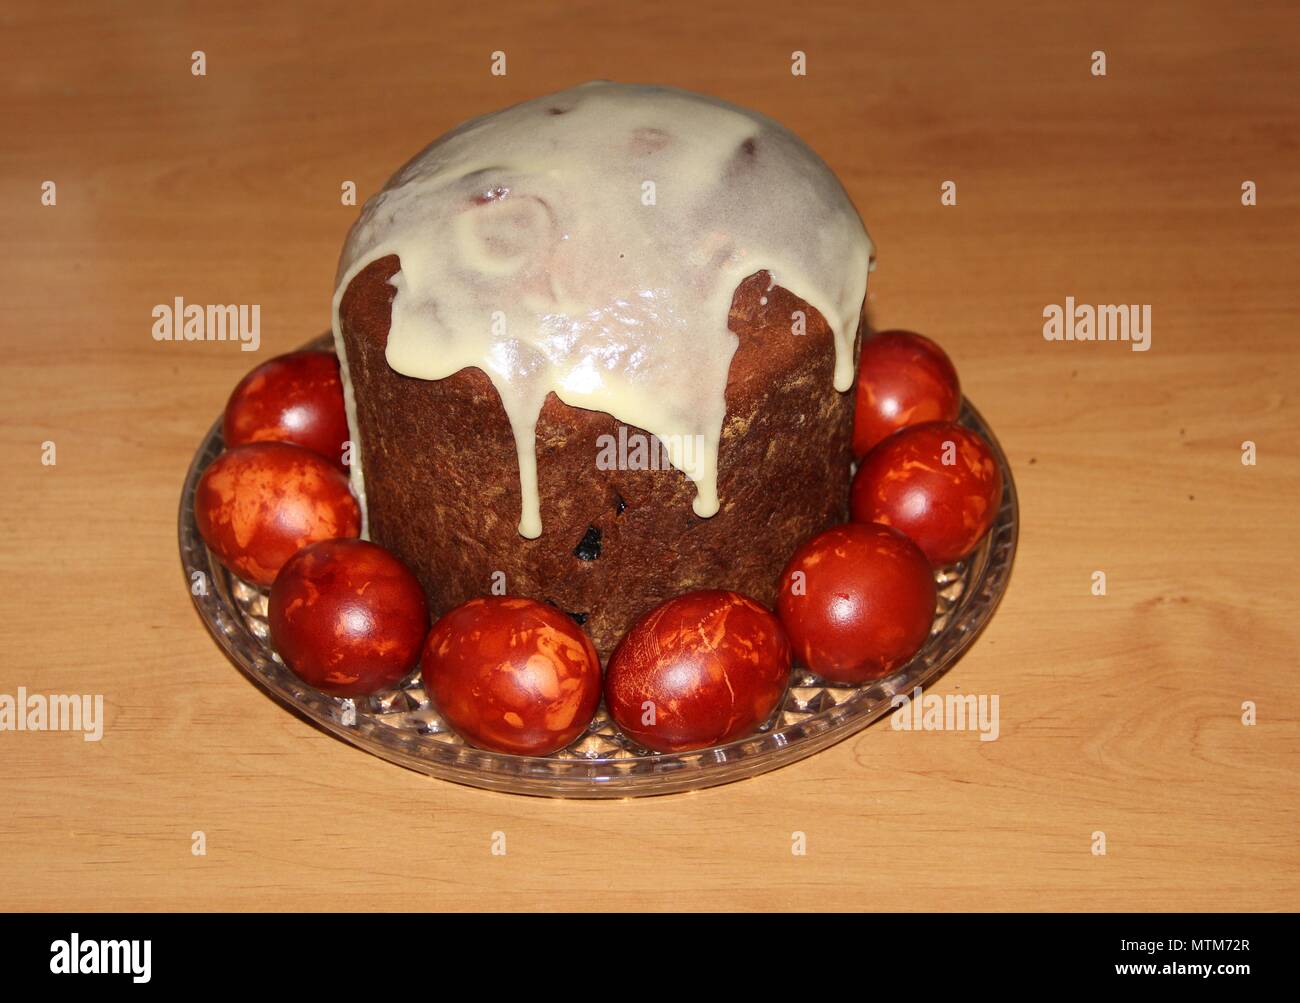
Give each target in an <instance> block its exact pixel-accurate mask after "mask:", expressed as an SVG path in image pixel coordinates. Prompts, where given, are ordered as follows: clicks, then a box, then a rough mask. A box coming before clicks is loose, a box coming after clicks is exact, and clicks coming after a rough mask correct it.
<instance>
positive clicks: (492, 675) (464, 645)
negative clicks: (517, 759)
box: [420, 596, 601, 756]
mask: <svg viewBox="0 0 1300 1003" xmlns="http://www.w3.org/2000/svg"><path fill="white" fill-rule="evenodd" d="M420 670H421V673H422V674H423V677H424V684H425V688H426V689H427V690H428V693H429V697H430V699H431V700H432V702H433V705H434V707H435V708H437V710H438V712H439V713H440V714H441V715H442V716H443V718H444V719H445V720H446V721H447V723H448V724H449V725H451V727H452V728H454V729H455V730H456V731H457V732H458V733H459V734H460V735H461V736H462V737H463V738H464V739H465V740H466V741H467V742H469V743H470V744H471V745H476V746H479V747H480V748H484V749H492V750H495V751H497V752H509V753H514V754H516V755H524V756H545V755H549V754H550V753H552V752H557V751H558V750H560V749H563V748H564V747H565V746H567V745H569V744H570V743H571V742H573V741H574V739H576V738H577V737H578V736H579V735H581V734H582V733H583V731H585V730H586V728H587V725H588V724H590V723H591V719H592V717H593V716H594V715H595V713H596V708H597V707H598V706H599V705H600V682H601V675H600V658H599V657H598V656H597V654H596V649H595V647H593V645H592V643H591V639H590V638H589V637H588V636H587V635H586V633H584V632H583V630H582V628H581V627H579V626H578V625H577V624H576V623H574V621H573V620H572V619H571V618H570V617H569V616H568V614H566V613H563V612H561V611H560V610H558V609H556V608H554V607H553V606H548V605H546V604H545V603H540V602H537V601H536V600H534V599H525V598H522V597H519V596H485V597H481V598H478V599H471V600H470V601H469V602H466V603H462V604H461V605H460V606H457V607H456V608H455V609H453V610H451V611H450V612H448V613H447V614H446V615H444V616H443V617H442V618H441V619H440V620H439V621H438V622H437V623H436V624H434V626H433V629H432V630H431V631H430V632H429V637H428V640H427V641H426V643H425V646H424V654H423V655H422V656H421V660H420Z"/></svg>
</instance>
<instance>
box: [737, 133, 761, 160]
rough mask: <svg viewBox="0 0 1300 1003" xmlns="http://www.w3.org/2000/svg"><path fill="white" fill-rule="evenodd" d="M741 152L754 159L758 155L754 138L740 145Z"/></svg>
mask: <svg viewBox="0 0 1300 1003" xmlns="http://www.w3.org/2000/svg"><path fill="white" fill-rule="evenodd" d="M740 151H741V152H742V153H744V154H745V155H746V156H749V157H752V156H754V155H755V154H756V153H757V151H756V150H755V148H754V139H753V137H750V138H749V139H747V140H745V141H744V142H743V143H741V144H740Z"/></svg>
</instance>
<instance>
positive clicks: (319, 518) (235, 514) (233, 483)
mask: <svg viewBox="0 0 1300 1003" xmlns="http://www.w3.org/2000/svg"><path fill="white" fill-rule="evenodd" d="M194 515H195V518H196V520H197V522H198V527H199V533H200V534H201V535H202V536H203V540H204V542H205V543H207V545H208V547H209V548H210V549H211V550H212V552H213V553H214V554H216V555H217V558H218V559H219V560H220V561H221V563H222V564H224V565H225V566H226V567H228V568H229V569H230V570H231V571H233V572H234V573H235V574H237V575H239V576H240V577H241V578H244V579H246V580H247V581H250V582H253V583H254V584H257V585H270V584H271V583H272V582H274V581H275V576H276V575H277V574H278V573H279V571H280V568H282V567H283V566H284V564H285V562H286V561H288V560H289V558H291V557H292V556H293V555H294V554H296V553H297V552H298V551H299V550H301V549H302V548H303V547H305V546H307V544H309V543H317V542H318V541H320V540H333V539H337V538H339V537H352V536H356V535H357V533H358V532H359V531H360V528H361V512H360V509H359V508H358V507H357V502H356V499H355V498H353V497H352V494H351V493H350V492H349V491H348V479H347V477H346V476H344V474H343V472H342V471H341V470H339V468H338V467H336V466H334V465H333V464H332V463H329V462H328V461H327V460H325V459H323V458H322V457H321V456H319V455H318V454H316V453H313V452H312V451H311V450H309V449H304V448H303V447H302V446H291V445H288V444H287V443H283V442H255V443H252V444H250V445H247V446H238V447H236V448H235V449H231V450H227V451H226V452H224V453H222V454H221V455H220V456H218V457H217V458H216V459H215V460H214V461H213V462H212V465H211V466H209V467H208V469H207V470H205V471H204V472H203V476H202V477H201V478H200V479H199V484H198V489H197V490H196V491H195V495H194Z"/></svg>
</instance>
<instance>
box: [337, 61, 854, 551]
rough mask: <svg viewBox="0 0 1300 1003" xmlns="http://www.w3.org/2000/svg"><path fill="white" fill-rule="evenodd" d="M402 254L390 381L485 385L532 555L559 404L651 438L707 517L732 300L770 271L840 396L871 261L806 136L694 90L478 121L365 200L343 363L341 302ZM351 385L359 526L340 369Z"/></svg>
mask: <svg viewBox="0 0 1300 1003" xmlns="http://www.w3.org/2000/svg"><path fill="white" fill-rule="evenodd" d="M390 254H395V255H397V256H398V257H399V258H400V259H401V271H400V272H398V273H397V274H396V275H394V276H393V278H392V280H391V282H392V285H393V286H394V287H395V288H396V290H397V292H396V295H395V297H394V299H393V310H392V323H391V327H390V330H389V335H388V348H387V353H386V354H387V359H388V363H389V365H391V366H392V367H393V369H395V370H396V371H397V372H399V373H403V374H405V375H408V376H414V377H418V378H421V379H429V380H436V379H442V378H444V377H447V376H450V375H452V374H453V373H456V372H458V371H459V370H461V369H463V368H465V367H467V366H474V367H477V368H479V369H481V370H482V371H483V372H484V373H486V374H487V376H488V377H489V379H491V381H492V383H493V385H494V386H495V387H496V389H497V392H498V394H499V395H500V397H501V402H502V404H503V406H504V408H505V412H506V415H507V416H508V418H509V420H510V424H511V428H512V429H513V431H514V437H515V445H516V451H517V454H518V457H519V479H520V487H521V489H522V495H523V511H522V512H521V515H520V522H519V532H520V533H521V534H522V535H524V536H526V537H535V536H538V535H539V534H540V533H541V528H542V526H541V512H540V500H539V498H538V492H537V465H536V452H535V438H536V423H537V417H538V414H539V412H540V410H541V407H542V403H543V402H544V400H545V399H546V395H547V394H548V393H549V392H554V393H555V394H556V396H557V397H559V398H560V400H562V401H564V402H565V403H566V404H569V405H572V406H574V407H581V408H589V409H593V410H597V411H604V412H607V413H609V414H611V415H613V416H614V417H615V418H616V419H618V420H619V421H621V422H624V423H626V424H629V425H634V426H637V427H639V428H642V429H645V430H646V431H648V432H650V433H652V434H653V435H656V436H658V437H659V438H660V439H662V440H663V442H664V443H665V445H666V446H667V447H668V451H669V459H670V460H671V462H672V463H673V465H674V466H676V467H677V468H678V469H680V470H681V471H682V472H683V473H685V474H686V475H687V476H688V477H690V478H691V480H692V481H693V482H694V484H695V487H696V498H695V502H694V509H695V512H696V513H697V514H698V515H700V516H710V515H713V514H714V513H716V512H717V510H718V505H719V501H718V496H717V460H718V442H719V439H720V436H721V432H722V423H723V419H724V418H725V416H726V399H725V394H726V386H727V375H728V371H729V369H730V365H731V359H732V356H733V355H734V354H735V351H736V348H737V346H738V344H739V339H738V338H737V337H736V335H734V334H733V333H732V332H731V331H729V330H728V328H727V316H728V313H729V312H730V308H731V301H732V297H733V295H734V293H735V290H736V288H737V286H739V285H740V283H741V282H742V281H743V280H744V279H745V278H747V277H749V276H750V275H753V274H754V273H756V272H759V271H762V270H764V269H766V270H767V271H768V272H769V273H770V274H771V276H772V279H773V282H774V283H778V284H780V285H781V286H782V287H784V288H785V289H787V290H789V291H790V292H792V293H794V294H795V295H797V296H799V297H801V298H802V299H803V300H805V301H806V302H807V303H808V304H809V305H810V306H812V307H814V308H816V309H817V310H818V311H819V312H820V313H821V314H822V316H823V317H825V318H826V321H827V323H828V324H829V325H830V327H831V330H832V331H833V333H834V340H835V355H836V362H835V386H836V388H837V389H838V390H841V391H844V390H848V389H849V388H850V387H851V386H852V384H853V354H852V348H853V338H854V336H855V334H856V331H857V326H858V318H859V312H860V309H861V306H862V301H863V297H864V296H865V294H866V286H867V272H868V271H869V270H870V268H871V267H872V265H873V263H874V261H873V259H874V254H873V248H872V244H871V240H870V238H869V237H868V236H867V232H866V229H865V228H864V227H863V225H862V220H861V219H860V218H859V216H858V214H857V212H856V211H855V210H854V208H853V204H852V203H851V202H850V201H849V198H848V196H847V194H846V193H845V191H844V189H843V187H842V186H841V185H840V183H839V181H838V180H837V179H836V177H835V175H834V174H833V173H831V170H830V168H828V167H827V166H826V164H825V163H824V162H823V161H822V160H821V159H820V158H819V157H818V156H817V155H816V154H815V153H813V152H812V150H810V149H809V148H808V147H807V146H806V145H804V143H803V142H802V141H801V140H799V139H798V137H796V136H795V135H794V134H793V133H791V132H789V131H788V130H787V129H785V128H783V127H782V126H780V125H778V124H777V123H776V122H773V121H772V120H771V119H769V118H766V117H765V116H762V115H759V114H757V113H755V112H751V111H746V110H744V109H741V108H737V107H735V106H734V105H730V104H727V103H725V102H723V101H719V100H716V99H714V98H710V97H705V96H703V95H699V94H694V93H691V92H689V91H682V90H677V89H674V88H667V87H650V86H640V85H628V84H614V83H608V82H593V83H588V84H583V85H582V86H580V87H575V88H572V89H570V90H567V91H561V92H559V93H557V94H552V95H549V96H546V97H542V98H538V99H536V100H533V101H527V102H525V103H523V104H519V105H515V106H514V107H511V108H507V109H505V110H503V111H499V112H496V113H494V114H491V115H486V116H484V117H482V118H478V119H474V120H473V121H470V122H467V123H465V124H464V125H462V126H460V127H459V128H457V129H455V130H453V131H452V132H450V133H448V134H447V135H445V136H443V137H442V138H441V139H439V140H438V141H437V142H435V143H434V144H433V145H431V146H429V147H428V148H427V149H425V150H424V151H423V152H422V153H421V154H419V155H418V156H417V157H416V158H415V159H414V160H412V161H411V162H410V163H408V164H407V165H406V166H405V167H403V168H402V169H401V170H400V171H399V172H398V173H397V174H396V175H394V177H393V178H392V179H391V180H390V181H389V182H388V184H387V185H386V186H385V188H384V189H383V191H381V192H379V193H378V194H377V195H376V196H375V197H374V198H372V199H370V200H369V201H368V202H367V203H366V205H365V208H364V209H363V210H362V214H361V218H360V219H359V220H358V221H357V223H356V225H355V226H354V227H353V228H352V231H351V233H350V234H349V235H348V239H347V243H346V244H345V245H344V248H343V255H342V258H341V260H340V261H339V270H338V276H337V282H336V287H335V293H334V336H335V342H336V346H337V348H338V351H339V356H340V359H343V358H344V350H343V344H342V337H341V334H340V331H339V313H338V311H339V303H340V301H341V300H342V296H343V292H344V290H345V289H346V288H347V286H348V283H349V282H351V281H352V278H353V277H354V276H355V275H356V274H357V273H358V272H360V271H361V270H362V269H363V268H365V267H366V266H367V265H369V264H371V263H372V262H374V261H375V260H377V259H378V258H381V257H384V256H386V255H390ZM343 373H344V384H345V395H346V401H347V407H348V422H349V425H350V427H351V429H352V439H353V444H354V445H353V463H352V475H353V486H354V489H355V490H356V491H357V496H358V498H359V499H360V501H361V503H362V508H363V511H364V509H365V482H364V475H363V473H362V459H363V457H362V456H361V455H360V446H361V443H360V442H359V440H358V437H357V432H356V408H355V401H354V399H353V395H352V391H351V386H350V382H351V381H350V379H349V378H348V373H347V365H346V360H344V361H343ZM683 443H688V444H689V443H696V444H700V445H701V446H702V448H690V446H689V445H688V446H687V447H685V448H680V445H681V444H683ZM593 460H594V458H593Z"/></svg>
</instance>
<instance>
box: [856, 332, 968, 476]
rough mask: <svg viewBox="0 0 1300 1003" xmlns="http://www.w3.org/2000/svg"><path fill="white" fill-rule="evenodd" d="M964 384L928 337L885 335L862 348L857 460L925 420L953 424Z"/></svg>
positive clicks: (858, 392)
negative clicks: (886, 439)
mask: <svg viewBox="0 0 1300 1003" xmlns="http://www.w3.org/2000/svg"><path fill="white" fill-rule="evenodd" d="M960 410H961V383H960V382H959V381H958V379H957V370H956V369H955V368H954V367H953V364H952V360H951V359H949V358H948V355H947V353H946V352H944V350H943V349H942V348H940V347H939V346H938V345H936V344H935V343H934V342H933V341H931V340H930V339H929V338H927V337H925V335H923V334H914V333H912V332H911V331H882V332H881V333H880V334H877V335H874V336H873V337H871V338H868V339H867V340H866V341H865V342H863V344H862V356H861V358H860V359H859V362H858V390H857V404H856V410H855V411H854V413H853V455H854V456H862V455H863V454H865V453H866V452H867V451H868V450H870V449H871V448H872V447H873V446H875V444H876V443H878V442H880V441H881V440H882V439H884V438H885V436H887V435H889V434H891V433H892V432H895V431H897V430H898V429H900V428H904V427H905V426H908V425H919V424H921V423H922V422H926V421H954V420H956V418H957V413H958V412H959V411H960Z"/></svg>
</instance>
